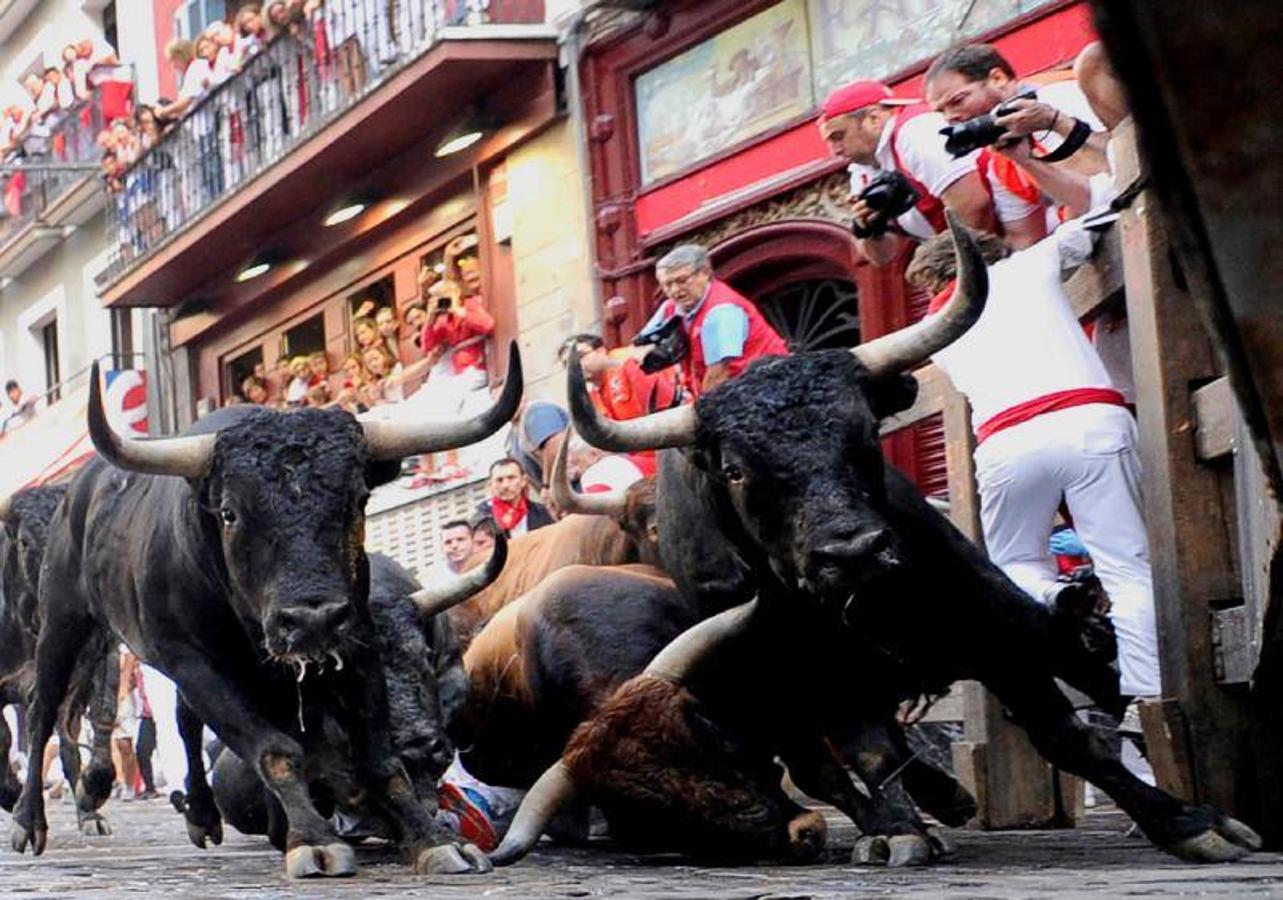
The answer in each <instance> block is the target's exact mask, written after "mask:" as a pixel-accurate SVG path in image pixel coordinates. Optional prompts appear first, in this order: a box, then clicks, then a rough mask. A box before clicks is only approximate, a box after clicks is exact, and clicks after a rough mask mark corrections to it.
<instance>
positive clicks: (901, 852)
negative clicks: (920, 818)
mask: <svg viewBox="0 0 1283 900" xmlns="http://www.w3.org/2000/svg"><path fill="white" fill-rule="evenodd" d="M887 843H888V844H889V845H890V849H891V857H890V859H888V860H887V865H888V866H890V867H891V868H893V869H899V868H904V867H906V866H925V865H926V864H927V863H929V862H931V845H930V844H929V843H928V842H927V839H926V838H924V837H922V836H921V835H918V834H897V835H895V836H893V837H892V838H891V839H890V840H889V841H887Z"/></svg>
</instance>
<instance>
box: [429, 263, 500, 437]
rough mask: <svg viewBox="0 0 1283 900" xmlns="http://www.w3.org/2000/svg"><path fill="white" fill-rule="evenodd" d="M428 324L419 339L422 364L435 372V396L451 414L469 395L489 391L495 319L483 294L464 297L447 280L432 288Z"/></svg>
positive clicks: (446, 413)
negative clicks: (488, 350)
mask: <svg viewBox="0 0 1283 900" xmlns="http://www.w3.org/2000/svg"><path fill="white" fill-rule="evenodd" d="M427 294H428V321H427V324H425V325H424V326H423V331H422V332H421V333H420V335H419V347H420V348H421V349H422V350H423V352H424V354H425V357H424V360H422V362H423V363H424V364H425V365H426V366H427V367H429V368H430V369H431V374H430V375H429V377H428V380H429V382H430V383H431V384H432V394H433V396H434V398H436V399H438V400H439V401H440V403H441V404H442V407H443V408H442V409H441V412H442V413H443V414H445V415H447V416H448V415H450V414H455V413H457V412H459V411H460V409H461V407H462V404H464V402H465V400H466V398H467V396H468V395H470V394H472V393H477V392H480V393H481V394H482V396H483V397H484V389H485V387H486V338H488V337H489V336H490V335H491V334H493V333H494V317H493V316H491V315H490V313H489V312H488V311H487V310H486V307H485V302H484V301H483V299H482V297H481V295H480V294H479V293H477V294H473V295H472V296H470V297H465V296H464V291H463V287H462V286H461V285H460V284H459V283H458V282H456V281H452V280H450V279H444V280H442V281H438V282H437V283H436V284H434V285H432V287H430V288H429V289H428V292H427Z"/></svg>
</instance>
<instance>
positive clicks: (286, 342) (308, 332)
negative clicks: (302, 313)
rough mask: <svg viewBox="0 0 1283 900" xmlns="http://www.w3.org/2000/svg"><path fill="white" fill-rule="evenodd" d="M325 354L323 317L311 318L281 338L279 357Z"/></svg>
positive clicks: (289, 330)
mask: <svg viewBox="0 0 1283 900" xmlns="http://www.w3.org/2000/svg"><path fill="white" fill-rule="evenodd" d="M323 352H325V316H324V315H319V316H312V318H310V319H306V320H304V321H302V322H300V323H299V324H297V325H295V326H294V327H293V328H290V329H288V330H287V331H286V332H285V334H283V335H282V336H281V355H282V356H287V357H289V358H291V359H292V358H294V357H295V356H307V355H308V354H309V353H323Z"/></svg>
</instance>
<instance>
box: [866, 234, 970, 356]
mask: <svg viewBox="0 0 1283 900" xmlns="http://www.w3.org/2000/svg"><path fill="white" fill-rule="evenodd" d="M945 215H946V216H947V218H948V220H949V231H950V233H951V234H952V235H953V250H954V254H955V256H956V258H957V273H958V280H957V285H958V286H957V288H956V289H955V290H954V292H953V297H952V299H950V300H949V303H948V305H947V306H945V308H944V309H943V310H941V311H940V313H939V314H938V315H934V316H929V317H927V318H925V319H923V320H922V321H920V322H917V323H915V324H913V325H910V326H909V327H908V328H901V329H900V330H899V331H894V332H892V333H891V334H887V335H883V336H882V337H880V338H874V339H873V340H871V341H869V342H868V343H865V344H860V345H859V346H858V347H852V348H851V352H852V353H853V354H855V358H856V359H858V360H859V361H860V362H861V363H863V364H864V367H865V368H866V369H868V370H869V372H870V374H873V375H890V374H894V373H896V372H907V371H909V370H910V369H913V368H915V367H916V366H918V365H919V364H920V363H922V362H925V361H926V360H927V359H928V358H929V357H930V356H931V354H933V353H936V352H938V351H940V350H943V349H944V348H945V347H947V346H949V345H950V344H952V343H953V342H954V341H956V340H957V339H958V338H960V337H962V335H963V334H965V333H966V331H967V329H968V328H970V327H971V326H972V325H974V324H975V323H976V320H977V319H979V318H980V314H981V313H982V312H984V309H985V299H986V297H987V296H988V294H989V272H988V270H987V269H986V268H985V262H984V259H983V257H981V255H980V248H979V247H977V246H976V242H975V239H974V238H973V237H972V236H971V233H970V232H969V231H967V228H966V226H964V225H963V224H962V221H961V220H960V219H959V218H958V217H957V216H955V215H954V214H953V213H952V212H950V211H948V210H946V211H945Z"/></svg>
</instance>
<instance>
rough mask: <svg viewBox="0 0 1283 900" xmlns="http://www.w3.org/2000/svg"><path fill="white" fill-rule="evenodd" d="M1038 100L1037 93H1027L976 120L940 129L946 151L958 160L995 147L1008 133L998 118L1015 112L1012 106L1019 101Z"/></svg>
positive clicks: (1015, 97) (1001, 104)
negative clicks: (976, 151)
mask: <svg viewBox="0 0 1283 900" xmlns="http://www.w3.org/2000/svg"><path fill="white" fill-rule="evenodd" d="M1037 99H1038V94H1037V92H1036V91H1032V90H1029V91H1025V92H1023V93H1020V94H1017V95H1016V96H1014V97H1012V98H1011V99H1010V100H1006V101H1004V102H1002V103H1000V104H999V105H998V106H996V107H994V109H993V111H992V112H987V113H985V114H984V115H982V116H976V117H975V118H974V119H967V121H965V122H959V123H958V124H956V125H946V126H945V127H944V128H941V129H940V133H941V134H943V135H944V149H945V150H947V151H948V152H949V153H951V154H952V155H953V157H954V158H955V159H956V158H958V157H959V156H966V155H967V154H968V153H970V152H971V151H972V150H979V149H980V148H981V147H991V146H993V145H994V144H996V143H998V141H1000V140H1001V139H1002V136H1003V135H1005V134H1006V133H1007V129H1006V128H1005V127H1003V126H1002V125H999V124H998V122H997V121H996V120H997V118H998V117H999V116H1005V115H1007V114H1008V113H1010V112H1013V111H1014V110H1012V108H1011V104H1013V103H1015V102H1016V101H1017V100H1037Z"/></svg>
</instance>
